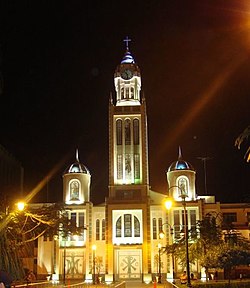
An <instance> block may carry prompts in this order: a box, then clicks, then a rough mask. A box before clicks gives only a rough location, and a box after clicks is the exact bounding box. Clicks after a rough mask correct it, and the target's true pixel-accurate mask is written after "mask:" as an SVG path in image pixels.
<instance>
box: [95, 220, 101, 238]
mask: <svg viewBox="0 0 250 288" xmlns="http://www.w3.org/2000/svg"><path fill="white" fill-rule="evenodd" d="M95 225H96V227H95V239H96V240H100V220H99V219H97V220H96V223H95Z"/></svg>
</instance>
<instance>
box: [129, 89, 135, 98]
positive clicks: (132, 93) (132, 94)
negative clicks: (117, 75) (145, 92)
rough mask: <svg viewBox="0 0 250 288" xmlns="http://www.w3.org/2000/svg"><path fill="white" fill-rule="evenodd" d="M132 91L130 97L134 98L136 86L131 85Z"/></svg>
mask: <svg viewBox="0 0 250 288" xmlns="http://www.w3.org/2000/svg"><path fill="white" fill-rule="evenodd" d="M130 93H131V94H130V98H132V99H134V87H131V90H130Z"/></svg>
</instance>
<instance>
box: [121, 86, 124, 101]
mask: <svg viewBox="0 0 250 288" xmlns="http://www.w3.org/2000/svg"><path fill="white" fill-rule="evenodd" d="M121 99H124V88H123V87H122V88H121Z"/></svg>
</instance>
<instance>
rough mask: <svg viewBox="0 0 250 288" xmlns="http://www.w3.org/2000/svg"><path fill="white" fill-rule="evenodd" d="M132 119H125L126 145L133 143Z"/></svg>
mask: <svg viewBox="0 0 250 288" xmlns="http://www.w3.org/2000/svg"><path fill="white" fill-rule="evenodd" d="M130 126H131V125H130V120H129V119H126V120H125V145H130V144H131V129H130Z"/></svg>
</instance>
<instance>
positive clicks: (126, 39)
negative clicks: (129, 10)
mask: <svg viewBox="0 0 250 288" xmlns="http://www.w3.org/2000/svg"><path fill="white" fill-rule="evenodd" d="M130 41H131V39H129V38H128V36H127V37H126V38H125V39H124V40H123V42H125V43H126V49H127V50H129V48H128V43H129V42H130Z"/></svg>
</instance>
